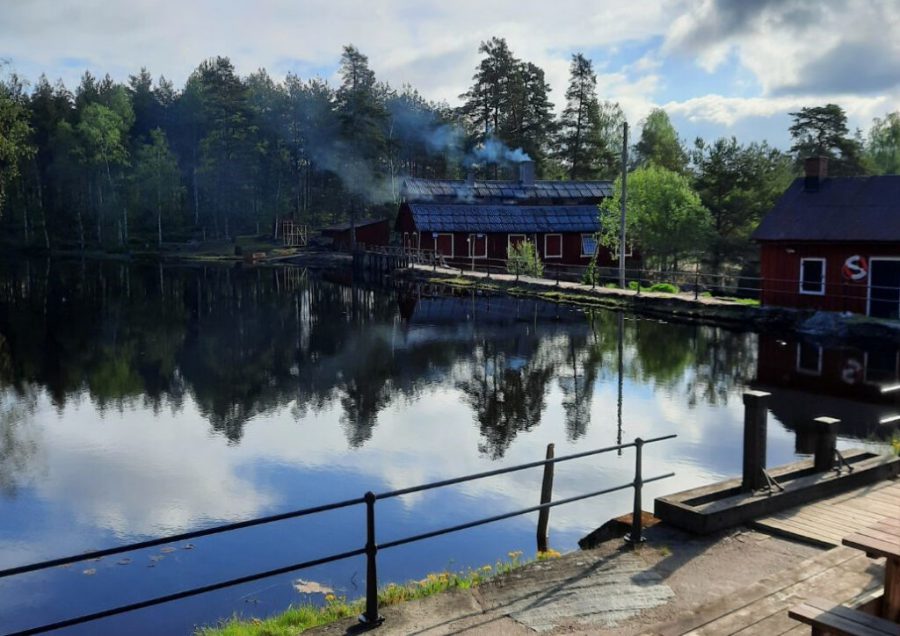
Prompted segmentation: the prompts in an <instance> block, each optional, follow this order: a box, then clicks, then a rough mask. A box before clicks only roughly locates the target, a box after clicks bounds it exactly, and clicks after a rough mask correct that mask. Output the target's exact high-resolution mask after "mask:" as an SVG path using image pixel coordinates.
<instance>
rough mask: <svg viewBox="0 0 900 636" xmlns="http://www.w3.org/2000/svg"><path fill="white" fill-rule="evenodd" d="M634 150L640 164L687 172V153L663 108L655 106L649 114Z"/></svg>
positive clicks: (680, 172)
mask: <svg viewBox="0 0 900 636" xmlns="http://www.w3.org/2000/svg"><path fill="white" fill-rule="evenodd" d="M634 152H635V155H636V158H635V161H636V164H637V165H639V166H658V167H661V168H666V169H667V170H671V171H672V172H677V173H679V174H685V173H686V172H687V164H688V156H687V153H686V152H685V150H684V147H683V146H682V143H681V139H679V138H678V133H676V132H675V127H674V126H672V122H671V120H669V115H668V114H666V111H664V110H663V109H662V108H655V109H653V110H652V111H650V114H649V115H647V119H645V120H644V122H643V125H642V127H641V136H640V139H638V142H637V143H636V144H635V146H634Z"/></svg>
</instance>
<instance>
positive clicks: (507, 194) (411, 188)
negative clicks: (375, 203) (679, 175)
mask: <svg viewBox="0 0 900 636" xmlns="http://www.w3.org/2000/svg"><path fill="white" fill-rule="evenodd" d="M402 195H403V201H402V203H401V204H400V210H399V212H398V215H397V222H396V224H395V226H394V229H395V231H396V232H397V233H398V234H399V235H400V240H401V241H402V244H403V245H404V246H406V247H409V248H412V249H423V250H435V251H437V252H438V253H440V254H442V255H444V256H445V257H447V258H449V259H467V260H471V259H474V260H475V261H476V262H477V261H479V260H486V259H506V257H507V250H508V248H509V246H510V245H513V244H515V243H518V242H521V241H525V240H528V241H531V242H533V243H534V244H535V245H536V247H537V251H538V254H539V255H540V257H541V259H542V260H543V261H544V262H545V263H547V264H551V265H552V264H566V265H586V264H587V263H588V262H589V261H590V259H591V257H592V256H593V255H594V254H595V253H596V254H597V255H598V263H599V264H600V265H613V264H614V263H613V258H612V255H611V254H610V252H609V251H608V250H606V249H605V248H603V247H602V246H600V245H599V244H598V242H597V238H596V234H597V232H598V231H599V229H600V221H599V210H598V208H597V205H598V204H599V203H600V201H602V200H603V198H604V197H608V196H611V195H612V183H611V182H609V181H536V180H535V178H534V164H533V163H532V162H530V161H525V162H522V163H521V164H520V165H519V179H518V180H516V181H476V180H475V179H474V177H472V176H471V175H470V176H469V178H468V179H466V180H465V181H462V180H458V181H453V180H445V179H407V180H406V181H405V182H404V185H403V190H402Z"/></svg>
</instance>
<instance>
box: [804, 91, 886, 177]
mask: <svg viewBox="0 0 900 636" xmlns="http://www.w3.org/2000/svg"><path fill="white" fill-rule="evenodd" d="M790 115H791V117H793V123H792V124H791V127H790V128H789V129H788V130H789V132H790V133H791V138H792V139H793V140H794V145H792V146H791V152H792V153H793V154H794V157H795V160H796V162H797V165H798V166H799V165H802V162H803V160H804V159H806V158H807V157H816V156H821V157H828V159H829V163H828V174H829V175H830V176H835V177H837V176H856V175H863V174H866V173H867V172H868V171H867V168H866V166H865V162H864V156H863V147H862V141H861V139H858V138H852V137H850V136H849V130H848V129H847V114H846V113H845V112H844V109H843V108H841V107H840V106H838V105H837V104H826V105H825V106H814V107H807V108H801V109H800V110H799V111H797V112H795V113H790Z"/></svg>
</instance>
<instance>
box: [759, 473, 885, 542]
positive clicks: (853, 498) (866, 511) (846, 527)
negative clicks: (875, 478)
mask: <svg viewBox="0 0 900 636" xmlns="http://www.w3.org/2000/svg"><path fill="white" fill-rule="evenodd" d="M898 501H900V482H898V481H896V480H885V481H884V482H881V483H879V484H876V485H875V486H872V485H869V486H864V487H862V488H857V489H856V490H853V491H850V492H849V493H843V494H841V495H840V496H836V497H831V498H829V499H825V500H821V501H818V502H814V503H810V504H806V505H803V506H797V507H795V508H789V509H787V510H782V511H781V512H779V513H776V514H773V515H769V516H766V517H762V518H760V519H757V520H755V521H753V522H752V523H751V524H750V525H751V526H753V527H754V528H757V529H759V530H763V531H769V532H772V533H774V534H779V535H782V536H789V537H791V538H794V539H799V540H802V541H809V542H811V543H814V544H816V545H834V546H836V545H840V544H841V539H842V538H843V537H845V536H847V535H851V534H854V533H856V532H859V531H860V530H862V529H864V528H866V527H869V526H872V525H875V524H876V523H879V522H882V521H884V520H887V519H890V520H894V519H897V518H898V516H900V514H898V513H900V505H898V504H897V502H898Z"/></svg>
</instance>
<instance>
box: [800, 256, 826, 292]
mask: <svg viewBox="0 0 900 636" xmlns="http://www.w3.org/2000/svg"><path fill="white" fill-rule="evenodd" d="M800 293H801V294H812V295H814V296H824V295H825V259H824V258H802V259H800Z"/></svg>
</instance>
